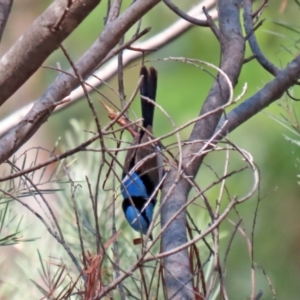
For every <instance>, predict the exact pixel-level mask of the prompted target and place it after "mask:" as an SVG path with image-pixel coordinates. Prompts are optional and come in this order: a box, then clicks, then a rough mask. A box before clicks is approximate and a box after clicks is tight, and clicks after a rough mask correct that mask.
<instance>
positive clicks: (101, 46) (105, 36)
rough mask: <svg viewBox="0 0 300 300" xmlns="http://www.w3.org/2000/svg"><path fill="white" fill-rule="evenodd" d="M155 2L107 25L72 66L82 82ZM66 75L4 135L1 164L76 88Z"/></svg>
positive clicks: (139, 5) (138, 4)
mask: <svg viewBox="0 0 300 300" xmlns="http://www.w3.org/2000/svg"><path fill="white" fill-rule="evenodd" d="M158 2H159V0H147V1H146V0H138V1H136V2H134V3H133V4H132V5H131V6H129V8H128V9H127V10H126V11H124V13H123V14H121V15H120V16H119V17H118V18H117V19H116V20H115V21H113V22H111V23H109V24H107V25H106V27H105V29H104V30H103V32H102V34H101V35H100V37H99V39H98V40H97V41H96V42H95V43H94V44H93V45H92V46H91V48H90V49H89V50H88V51H87V52H86V53H85V54H84V55H83V56H82V57H81V58H80V59H79V61H78V62H77V63H76V64H75V67H76V69H77V70H78V72H79V74H80V76H81V78H83V79H85V78H86V77H87V76H88V75H89V74H91V73H92V72H93V71H94V69H95V68H96V67H97V66H98V65H99V64H100V63H101V61H102V60H103V59H104V58H105V57H106V55H107V54H108V53H109V51H110V50H111V49H112V48H113V47H114V46H115V45H116V44H117V43H118V42H119V40H120V38H121V37H122V36H123V35H124V34H125V33H126V32H127V30H128V29H129V28H130V27H131V26H132V25H133V24H134V23H135V22H136V21H138V20H139V19H140V18H141V17H142V16H143V15H144V14H145V13H146V12H147V11H149V10H150V9H151V8H152V7H153V6H155V5H156V4H157V3H158ZM76 3H77V2H76ZM80 3H81V2H80ZM68 73H69V74H70V75H68V74H66V73H61V74H60V75H59V76H58V77H57V78H56V80H55V81H54V82H53V83H52V84H51V85H50V87H49V88H48V89H47V90H46V92H45V93H44V95H43V96H42V97H41V98H40V99H39V101H37V102H36V103H35V104H34V106H33V108H32V109H31V110H30V111H29V113H28V114H27V115H26V116H25V118H24V119H23V120H22V121H21V122H20V123H19V124H18V125H16V126H15V127H14V128H13V129H11V130H10V131H9V132H8V133H6V134H5V136H3V138H2V139H1V141H0V163H2V162H4V161H5V160H6V159H7V158H9V157H10V156H11V155H12V154H13V153H14V152H15V151H16V150H17V149H19V148H20V147H21V146H22V145H23V144H24V143H25V142H26V141H27V140H28V139H29V138H30V137H31V136H32V135H33V134H34V133H35V132H36V131H37V130H38V129H39V127H40V126H41V125H42V124H43V123H44V122H45V121H46V120H47V119H48V117H49V116H50V114H51V113H52V111H53V110H54V108H55V107H56V106H57V105H58V104H59V101H61V100H62V99H63V98H64V97H66V96H67V95H69V94H70V93H71V91H72V90H73V89H74V88H75V87H77V86H78V85H79V79H78V78H76V76H75V74H74V71H73V69H70V70H69V71H68Z"/></svg>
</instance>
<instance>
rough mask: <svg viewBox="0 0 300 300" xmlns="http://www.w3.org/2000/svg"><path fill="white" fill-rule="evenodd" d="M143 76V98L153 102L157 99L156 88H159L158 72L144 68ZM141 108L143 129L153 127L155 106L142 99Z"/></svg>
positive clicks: (141, 89) (141, 91) (141, 90)
mask: <svg viewBox="0 0 300 300" xmlns="http://www.w3.org/2000/svg"><path fill="white" fill-rule="evenodd" d="M141 75H143V76H144V79H143V83H142V85H141V88H140V93H141V96H145V97H147V98H149V99H151V100H153V101H155V97H156V87H157V71H156V70H155V69H154V68H152V67H151V68H150V69H149V71H148V69H147V68H146V67H145V66H143V67H142V68H141ZM141 106H142V117H143V119H144V121H143V127H144V128H146V127H147V126H149V125H150V126H152V124H153V116H154V107H155V106H154V105H153V104H152V103H150V102H149V101H147V100H146V99H143V98H142V97H141Z"/></svg>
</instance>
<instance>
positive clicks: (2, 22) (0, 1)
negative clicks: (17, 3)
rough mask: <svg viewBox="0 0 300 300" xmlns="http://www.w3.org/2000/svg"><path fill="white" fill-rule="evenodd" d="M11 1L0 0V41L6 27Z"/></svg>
mask: <svg viewBox="0 0 300 300" xmlns="http://www.w3.org/2000/svg"><path fill="white" fill-rule="evenodd" d="M12 4H13V0H0V41H1V38H2V35H3V32H4V28H5V26H6V22H7V19H8V17H9V14H10V10H11V7H12Z"/></svg>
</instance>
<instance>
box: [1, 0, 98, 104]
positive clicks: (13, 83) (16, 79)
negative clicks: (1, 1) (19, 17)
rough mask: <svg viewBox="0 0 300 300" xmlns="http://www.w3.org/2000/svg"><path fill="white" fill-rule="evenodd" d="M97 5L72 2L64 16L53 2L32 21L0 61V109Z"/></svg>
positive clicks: (62, 5)
mask: <svg viewBox="0 0 300 300" xmlns="http://www.w3.org/2000/svg"><path fill="white" fill-rule="evenodd" d="M99 2H100V0H89V1H84V3H83V2H82V1H73V2H72V4H71V6H70V7H69V9H68V11H67V13H65V11H66V9H67V7H66V1H65V0H57V1H54V2H53V3H52V4H51V5H50V6H49V7H48V9H47V10H46V11H45V12H44V13H43V14H42V15H41V16H40V17H38V18H37V19H36V20H35V21H34V23H33V24H32V26H31V27H30V28H29V29H28V30H27V31H26V32H25V33H24V34H23V36H22V37H21V38H19V39H18V40H17V41H16V42H15V44H14V45H13V46H12V47H11V48H10V50H9V51H8V52H7V53H6V54H5V55H4V56H3V57H2V58H1V60H0V70H1V72H0V90H1V94H0V105H2V104H3V103H4V102H5V101H6V100H7V99H8V98H9V97H10V96H11V95H12V94H13V93H14V92H15V91H16V90H17V89H18V88H19V87H20V86H21V85H22V84H23V83H24V82H25V81H26V80H27V79H28V78H29V77H30V76H31V75H32V74H33V73H34V72H35V71H36V70H37V69H38V68H39V67H40V66H41V64H42V63H43V61H45V59H46V58H47V57H48V56H49V55H50V54H51V53H52V52H53V51H54V50H56V49H57V48H58V46H59V45H60V44H61V42H62V41H63V40H64V39H65V38H66V37H67V36H68V35H69V34H70V33H71V32H72V31H73V30H74V29H75V28H76V27H77V26H78V25H79V24H80V23H81V22H82V21H83V20H84V19H85V18H86V16H87V15H88V14H89V13H90V12H91V11H92V10H93V9H94V8H95V7H96V6H97V5H98V4H99ZM57 25H59V27H57Z"/></svg>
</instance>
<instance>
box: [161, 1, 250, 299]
mask: <svg viewBox="0 0 300 300" xmlns="http://www.w3.org/2000/svg"><path fill="white" fill-rule="evenodd" d="M240 4H241V1H240V0H230V1H226V0H220V1H219V4H218V6H219V7H218V8H219V9H218V11H219V24H220V43H221V51H222V59H221V69H222V70H223V71H224V72H225V73H226V74H227V76H228V78H229V79H230V81H231V82H232V85H233V86H235V84H236V82H237V79H238V76H239V74H240V71H241V68H242V65H243V60H244V50H245V41H244V38H243V36H242V30H241V26H240V19H239V6H240ZM229 93H230V87H229V86H228V83H227V81H226V80H225V78H224V76H222V75H220V74H219V75H218V77H217V80H216V81H215V83H214V85H213V87H212V88H211V90H210V92H209V95H208V97H207V99H206V100H205V103H204V105H203V107H202V109H201V112H200V115H203V114H205V113H207V112H209V111H212V110H214V109H216V108H218V107H220V106H222V105H224V104H225V103H226V102H227V101H228V97H229ZM221 114H222V112H221V111H218V112H216V113H214V114H210V115H209V116H208V117H206V118H204V119H201V120H199V121H198V122H197V123H196V124H195V126H194V128H193V131H192V134H191V136H190V139H189V141H194V140H204V141H206V140H209V138H210V137H211V136H212V135H213V134H214V131H215V129H216V127H217V124H218V122H219V120H220V117H221ZM204 145H205V144H204V143H191V144H190V145H188V146H186V147H185V148H184V150H183V153H181V159H182V165H183V169H184V171H185V176H191V177H194V176H195V175H196V174H197V172H198V170H199V167H200V165H201V163H202V160H203V156H202V155H201V151H202V150H203V146H204ZM179 172H181V170H179V171H178V170H176V169H171V170H170V171H169V173H168V175H167V178H166V181H165V183H164V186H163V190H162V210H161V223H162V227H163V226H164V225H165V224H167V223H168V221H169V220H171V219H172V217H173V216H174V215H175V214H176V212H178V211H179V210H180V209H181V208H182V207H184V205H185V203H186V201H187V197H188V194H189V191H190V189H191V186H190V184H189V182H188V180H186V179H185V178H184V176H181V178H180V177H179ZM181 175H183V174H182V172H181ZM186 241H187V237H186V212H185V210H183V211H182V212H181V213H180V214H179V215H178V216H177V217H176V219H174V220H173V221H172V222H171V223H170V225H169V226H168V227H167V228H166V230H165V231H164V232H163V234H162V251H163V252H167V251H170V250H172V249H174V248H176V247H180V245H182V244H184V243H186ZM164 268H165V269H166V270H167V271H166V272H165V281H166V285H167V287H168V291H167V293H168V298H169V299H170V298H172V299H194V294H193V287H192V274H191V270H190V266H189V261H188V253H187V249H184V250H182V251H179V252H177V253H175V254H172V255H170V256H168V257H166V258H164ZM187 280H188V281H187Z"/></svg>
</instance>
